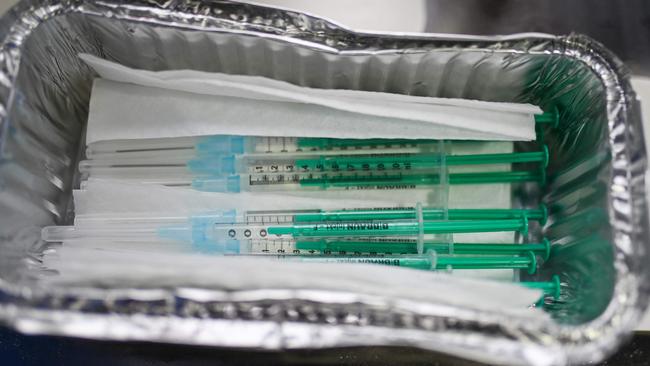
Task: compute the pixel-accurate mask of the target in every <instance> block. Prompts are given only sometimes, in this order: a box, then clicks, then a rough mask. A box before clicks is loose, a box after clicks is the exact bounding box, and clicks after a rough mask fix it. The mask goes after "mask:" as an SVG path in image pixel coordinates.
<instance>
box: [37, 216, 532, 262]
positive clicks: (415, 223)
mask: <svg viewBox="0 0 650 366" xmlns="http://www.w3.org/2000/svg"><path fill="white" fill-rule="evenodd" d="M232 215H234V212H233V213H232ZM232 215H229V213H225V214H224V215H221V216H195V217H192V218H191V219H190V220H189V222H187V223H183V224H170V225H161V224H160V223H156V222H155V221H150V222H143V223H132V224H126V223H121V222H119V221H118V222H117V223H114V224H111V223H110V221H109V222H103V223H102V222H101V221H100V222H97V223H95V224H91V223H90V222H86V224H85V225H83V226H75V227H70V226H50V227H46V228H44V229H43V231H42V238H43V240H44V241H54V242H65V241H72V240H75V241H79V240H103V241H110V240H117V241H122V242H134V243H138V242H160V241H172V242H181V243H189V244H191V245H192V246H193V247H194V248H195V249H197V250H198V251H208V252H210V251H211V252H220V253H231V252H234V253H250V252H251V247H250V245H251V244H252V241H251V240H259V239H262V240H264V239H271V238H275V239H281V238H293V239H296V238H359V237H411V238H422V239H424V236H431V235H436V234H448V233H473V232H501V231H519V232H521V233H522V236H524V237H526V236H527V233H528V219H527V218H526V217H525V216H524V217H522V218H518V219H503V220H442V221H424V220H419V219H418V220H372V221H346V222H342V221H330V222H327V221H326V222H315V223H294V222H293V221H292V218H293V217H292V215H278V214H275V215H259V216H257V217H255V216H250V217H247V219H246V220H245V221H243V220H236V219H234V217H233V216H232ZM418 240H421V239H418Z"/></svg>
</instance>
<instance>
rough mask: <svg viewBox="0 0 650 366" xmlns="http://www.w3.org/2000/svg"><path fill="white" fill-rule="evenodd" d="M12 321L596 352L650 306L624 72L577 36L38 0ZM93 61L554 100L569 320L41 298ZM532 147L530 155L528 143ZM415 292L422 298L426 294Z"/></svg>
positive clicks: (314, 83) (8, 39) (559, 250)
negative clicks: (408, 31) (421, 30)
mask: <svg viewBox="0 0 650 366" xmlns="http://www.w3.org/2000/svg"><path fill="white" fill-rule="evenodd" d="M0 34H2V37H3V38H2V43H1V45H0V319H2V320H3V322H5V323H6V324H9V325H11V326H13V327H15V328H17V329H19V330H21V331H24V332H27V333H45V334H60V335H70V336H80V337H88V338H96V339H113V340H147V341H161V342H172V343H184V344H200V345H213V346H227V347H247V348H248V347H249V348H262V349H288V348H322V347H340V346H352V345H407V346H414V347H421V348H426V349H431V350H435V351H439V352H443V353H449V354H454V355H459V356H462V357H467V358H471V359H475V360H482V361H486V362H492V363H502V364H511V365H521V364H531V365H562V364H566V363H582V362H587V361H596V360H600V359H602V358H603V357H605V356H606V355H608V354H609V353H611V352H612V351H613V350H614V349H615V348H616V347H617V346H618V345H619V344H620V342H622V341H623V340H624V339H625V338H626V337H627V336H628V335H629V333H630V330H631V329H633V327H634V325H635V322H636V321H637V319H639V317H640V316H641V314H642V312H643V310H644V309H645V306H646V304H647V301H648V294H649V293H650V291H649V289H648V270H647V266H645V263H647V262H648V259H649V258H648V257H649V256H648V253H647V246H648V213H647V202H646V194H645V171H646V165H647V157H646V150H645V146H644V143H643V134H642V131H641V120H640V116H639V113H640V112H639V105H638V103H637V101H636V99H635V95H634V92H633V90H632V89H631V87H630V85H629V81H628V78H627V72H626V70H625V68H624V67H623V66H622V65H621V64H620V63H619V62H618V61H617V59H616V58H615V57H614V56H613V55H611V54H610V53H609V52H608V51H607V50H605V49H603V48H602V46H600V45H599V44H598V43H596V42H594V41H593V40H591V39H588V38H585V37H581V36H576V35H571V36H566V37H553V36H547V35H539V34H523V35H514V36H507V37H471V36H450V35H400V34H364V33H356V32H353V31H351V30H348V29H345V28H342V27H341V26H338V25H335V24H332V23H330V22H328V21H326V20H322V19H319V18H315V17H313V16H308V15H304V14H300V13H296V12H291V11H286V10H279V9H273V8H267V7H260V6H255V5H249V4H238V3H231V2H225V1H224V2H222V1H218V2H216V1H215V2H209V3H208V2H201V1H187V0H186V1H170V2H159V1H142V0H140V1H129V2H121V1H116V0H109V1H98V0H95V1H93V0H69V1H48V0H42V1H38V0H32V1H29V0H26V1H22V2H20V3H19V4H18V5H17V7H16V8H14V9H13V10H12V11H11V12H9V13H8V14H7V15H5V16H4V17H3V18H2V19H1V20H0ZM79 52H87V53H92V54H95V55H98V56H100V57H104V58H107V59H110V60H113V61H117V62H120V63H123V64H125V65H127V66H130V67H135V68H143V69H149V70H166V69H196V70H203V71H214V72H226V73H233V74H249V75H261V76H266V77H271V78H275V79H279V80H285V81H289V82H292V83H295V84H298V85H304V86H310V87H317V88H345V89H358V90H369V91H383V92H392V93H401V94H412V95H423V96H435V97H457V98H469V99H481V100H490V101H514V102H531V103H534V104H538V105H540V106H541V107H543V108H549V107H551V106H556V107H558V108H559V110H560V113H561V124H560V126H559V127H558V128H555V129H549V130H546V131H545V141H546V143H547V144H548V145H549V148H550V150H551V155H552V164H551V165H550V167H549V171H548V175H549V178H550V183H549V184H548V186H547V187H545V188H544V189H543V190H539V189H537V188H535V187H523V188H522V189H520V190H517V191H516V192H515V198H516V199H517V200H518V201H519V202H521V203H522V204H532V203H535V202H538V201H539V200H540V199H541V200H542V201H544V202H546V203H547V204H548V206H549V208H550V217H549V222H548V223H547V224H546V225H545V227H544V228H543V231H544V234H545V235H546V236H547V237H549V238H550V239H551V240H552V242H553V245H554V246H553V251H554V253H553V254H554V255H553V259H551V260H550V261H549V262H548V263H546V265H545V267H544V270H542V271H541V274H540V277H539V278H541V279H544V278H547V277H549V276H550V275H552V274H555V273H559V274H560V275H561V277H562V283H563V297H562V298H561V299H559V300H558V301H551V302H547V304H546V307H547V309H548V311H549V312H550V313H551V314H552V315H553V317H554V319H555V323H553V324H550V323H548V322H544V321H540V322H530V321H528V319H524V318H522V319H518V318H516V317H515V318H513V317H508V318H504V317H503V315H500V314H499V312H498V310H495V311H494V312H477V311H470V310H468V309H460V308H453V307H449V306H445V305H442V304H428V303H422V302H416V301H407V300H405V299H396V298H394V297H391V295H390V294H386V295H385V296H381V297H377V296H370V295H368V294H350V293H342V292H333V291H322V290H318V289H314V290H313V291H295V290H289V289H286V290H283V289H281V288H279V289H273V290H270V289H260V290H258V291H233V290H228V291H226V290H220V289H196V288H194V289H188V288H155V284H153V285H152V288H149V289H129V288H109V287H99V286H98V287H95V288H69V287H54V288H43V287H42V286H41V285H40V284H39V282H38V278H39V276H44V275H56V274H55V273H51V274H50V273H48V271H47V269H46V268H42V266H41V265H40V262H39V259H40V255H41V254H42V251H43V250H46V248H45V247H44V246H43V244H42V243H41V242H40V240H39V239H40V228H41V227H42V226H45V225H51V224H55V223H65V222H69V221H70V218H71V217H72V216H71V215H72V212H73V207H71V195H70V192H71V189H72V187H73V186H74V184H75V175H74V172H75V169H74V166H75V162H76V161H77V160H78V158H79V156H80V155H81V151H82V149H81V145H82V141H83V134H84V126H85V121H86V118H87V105H88V99H89V93H90V86H91V82H92V78H93V74H92V72H91V71H90V70H89V69H88V68H87V67H86V66H85V65H83V64H82V63H81V62H80V60H79V59H78V58H77V57H76V55H77V53H79ZM527 147H528V146H527V145H525V144H522V145H521V146H519V147H518V148H520V149H526V148H527ZM416 290H417V289H415V288H414V291H416Z"/></svg>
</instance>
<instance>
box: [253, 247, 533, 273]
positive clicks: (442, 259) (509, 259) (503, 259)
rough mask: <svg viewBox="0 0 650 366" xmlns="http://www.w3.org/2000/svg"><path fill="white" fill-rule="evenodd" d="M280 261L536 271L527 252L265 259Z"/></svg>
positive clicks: (274, 256)
mask: <svg viewBox="0 0 650 366" xmlns="http://www.w3.org/2000/svg"><path fill="white" fill-rule="evenodd" d="M262 258H267V259H268V258H271V259H277V260H283V261H294V262H306V263H364V264H380V265H387V266H396V267H406V268H413V269H421V270H452V269H525V270H527V272H528V273H529V274H534V273H535V272H536V271H537V259H536V257H535V254H534V253H532V252H528V253H527V254H525V255H523V256H445V255H438V254H436V252H435V251H429V252H427V253H424V254H404V255H371V256H327V255H325V256H322V255H314V256H311V255H307V256H302V255H301V256H293V255H273V256H270V255H265V256H262Z"/></svg>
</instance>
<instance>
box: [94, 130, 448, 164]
mask: <svg viewBox="0 0 650 366" xmlns="http://www.w3.org/2000/svg"><path fill="white" fill-rule="evenodd" d="M322 140H331V139H322V138H310V137H269V136H231V135H213V136H196V137H173V138H156V139H133V140H111V141H98V142H94V143H91V144H90V145H88V147H87V149H86V156H88V157H89V158H92V159H95V158H146V157H161V158H173V157H174V156H176V155H179V154H180V155H183V156H185V157H188V158H192V157H197V156H202V155H206V154H215V153H223V154H269V153H278V154H284V153H301V154H323V153H325V152H330V151H331V152H345V153H346V154H354V153H357V152H359V153H366V154H367V153H373V152H384V153H418V152H428V151H436V150H437V149H438V146H439V144H440V141H437V140H406V139H373V140H365V139H359V140H355V143H354V144H352V143H351V142H350V140H345V141H347V142H341V143H332V142H331V141H328V142H326V143H324V144H323V143H320V142H319V141H322ZM334 140H335V139H334ZM321 145H322V146H321Z"/></svg>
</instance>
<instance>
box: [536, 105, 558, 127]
mask: <svg viewBox="0 0 650 366" xmlns="http://www.w3.org/2000/svg"><path fill="white" fill-rule="evenodd" d="M535 122H536V123H544V124H548V125H550V126H551V127H553V128H556V127H557V126H558V125H559V124H560V113H559V111H558V109H557V107H553V108H552V109H551V110H550V111H549V112H544V113H542V114H536V115H535Z"/></svg>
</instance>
